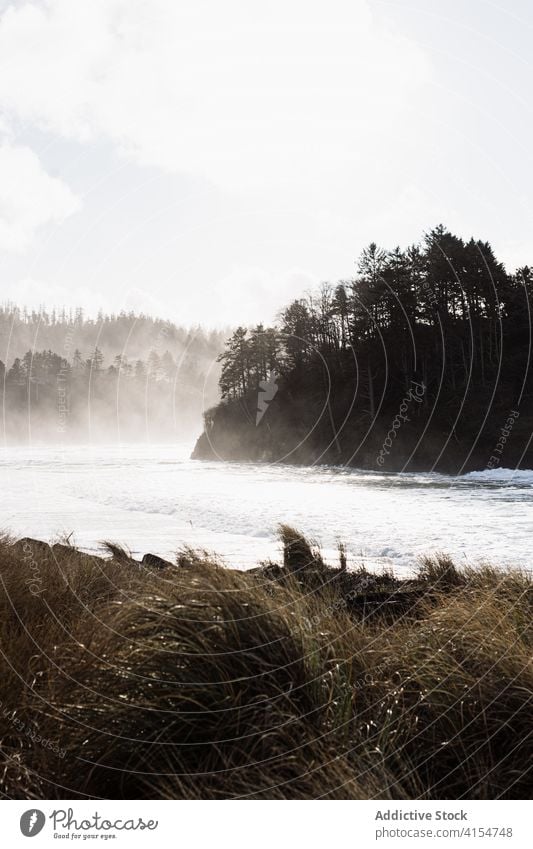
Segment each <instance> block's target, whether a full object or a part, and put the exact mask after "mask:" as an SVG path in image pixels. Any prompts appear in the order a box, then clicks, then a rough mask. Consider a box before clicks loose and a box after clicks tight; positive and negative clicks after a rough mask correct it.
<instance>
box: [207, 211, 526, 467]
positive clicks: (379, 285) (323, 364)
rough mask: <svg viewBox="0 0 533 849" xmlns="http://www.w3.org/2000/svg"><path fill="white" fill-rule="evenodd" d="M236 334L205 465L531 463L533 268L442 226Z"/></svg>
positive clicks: (367, 253)
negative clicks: (511, 262) (510, 262)
mask: <svg viewBox="0 0 533 849" xmlns="http://www.w3.org/2000/svg"><path fill="white" fill-rule="evenodd" d="M356 270H357V273H356V275H355V276H354V278H353V279H350V280H341V281H340V282H338V283H337V284H336V285H331V284H329V283H325V284H323V285H322V286H321V287H320V289H319V290H318V291H316V292H312V293H309V294H307V295H306V296H305V297H302V298H299V299H297V300H295V301H293V302H292V303H291V304H289V306H287V307H286V308H285V309H284V310H283V311H282V312H281V313H280V316H279V321H278V323H277V324H276V326H274V327H265V326H263V325H258V326H256V327H255V328H251V329H250V328H244V327H239V328H237V330H236V331H235V332H234V333H233V335H232V336H231V338H230V339H229V340H228V342H227V344H226V349H225V351H224V352H223V353H222V354H221V356H220V362H221V369H222V371H221V378H220V390H221V397H222V400H221V402H220V403H219V404H218V405H216V406H215V407H213V408H211V409H209V410H208V411H207V412H206V414H205V416H204V419H205V428H204V432H203V434H202V435H201V436H200V438H199V440H198V442H197V444H196V447H195V451H194V454H193V456H194V457H196V458H200V459H206V458H218V459H225V460H228V459H234V460H265V461H268V462H287V463H306V464H307V463H331V464H348V465H354V466H359V467H363V468H376V469H378V468H381V469H383V470H389V471H398V470H412V471H414V470H430V469H436V470H440V471H445V472H451V473H459V472H462V471H466V470H469V469H483V468H491V469H493V468H498V467H515V466H521V467H531V466H532V464H533V452H532V450H531V447H530V437H531V431H532V428H531V421H532V418H531V416H532V413H533V406H532V390H533V384H532V380H531V336H532V332H531V299H532V295H533V270H532V269H531V268H529V267H524V268H520V269H518V270H516V271H514V272H512V273H511V272H509V271H508V270H506V268H505V266H504V265H503V263H502V262H500V261H499V260H498V259H497V257H496V256H495V253H494V251H493V248H492V247H491V245H490V244H489V243H488V242H486V241H481V240H479V239H474V238H471V239H469V240H464V239H462V238H460V237H458V236H456V235H454V234H453V233H451V232H449V231H448V230H447V229H446V228H445V227H443V226H442V225H441V226H438V227H436V228H435V229H434V230H432V231H431V232H429V233H427V234H426V235H425V236H424V238H423V239H422V241H421V243H419V244H415V245H412V246H410V247H408V248H407V249H405V250H402V249H400V248H399V247H396V248H394V249H393V250H384V249H382V248H380V247H378V246H377V245H376V244H371V245H369V247H368V248H366V249H365V250H364V251H363V253H362V254H361V256H360V258H359V260H358V262H357V267H356Z"/></svg>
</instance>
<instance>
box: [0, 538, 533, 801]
mask: <svg viewBox="0 0 533 849" xmlns="http://www.w3.org/2000/svg"><path fill="white" fill-rule="evenodd" d="M280 534H281V538H282V542H283V550H284V557H283V562H282V563H280V564H274V563H267V564H263V565H262V566H261V567H258V568H257V569H255V570H252V571H251V572H250V573H242V572H238V571H234V570H232V569H229V568H225V567H224V566H222V565H220V564H219V563H217V562H216V560H213V559H211V558H209V556H208V555H198V554H195V553H194V552H192V551H182V552H180V553H179V554H178V556H177V558H176V565H175V566H171V567H169V568H167V569H162V570H160V571H155V570H153V571H152V570H149V569H146V568H144V567H143V566H141V564H139V563H137V562H135V561H134V560H132V558H131V557H130V556H129V555H128V553H127V552H125V551H124V550H122V549H120V548H119V547H117V546H110V547H109V549H108V553H109V555H110V556H109V557H108V558H107V559H106V558H97V557H90V556H88V555H84V554H82V553H80V552H78V551H77V550H76V549H73V548H69V547H68V546H55V547H54V548H49V547H48V546H45V545H44V544H41V545H38V544H37V543H35V542H32V541H26V542H18V543H16V544H12V542H11V541H10V540H9V539H4V540H2V541H1V542H0V649H1V654H0V680H1V682H2V683H1V692H0V701H1V705H0V741H1V742H0V790H1V792H2V793H3V794H4V796H6V797H10V798H32V799H33V798H35V799H38V798H71V797H80V798H83V797H86V796H89V797H104V798H186V799H203V798H243V797H244V798H277V799H280V798H292V799H315V798H329V799H344V798H349V799H363V798H380V799H389V798H397V799H399V798H402V799H405V798H407V799H417V798H423V799H442V798H452V799H461V798H472V799H477V798H480V799H487V798H488V799H492V798H500V797H502V798H515V797H524V796H526V795H527V794H528V793H529V792H530V787H531V774H530V770H531V763H532V762H533V759H532V757H531V755H532V746H531V741H532V731H533V712H532V710H531V707H532V705H531V702H532V693H533V672H532V667H531V634H532V625H531V618H532V617H531V614H532V585H531V579H530V577H529V576H528V575H527V574H526V573H524V572H522V571H514V570H513V571H510V570H508V571H500V570H498V569H494V568H490V567H482V568H479V569H458V568H457V567H456V566H455V565H454V564H453V563H452V562H451V561H450V560H449V559H448V558H446V557H444V556H443V557H439V558H434V559H427V560H425V561H424V562H423V563H422V564H421V565H420V568H419V571H418V574H417V575H416V576H414V577H412V578H410V579H409V580H407V581H401V580H399V579H398V578H396V577H395V576H394V575H392V574H382V575H372V574H370V573H368V572H366V571H365V570H364V569H359V570H350V568H346V563H345V558H346V554H345V552H344V550H343V549H341V555H342V556H341V565H340V567H339V568H338V569H334V568H330V567H328V566H326V564H325V563H324V562H323V560H322V558H321V556H320V552H319V551H318V549H317V548H316V547H314V546H312V545H311V544H310V543H309V542H308V541H307V540H305V539H304V538H303V537H302V536H301V535H300V534H298V533H297V532H296V531H294V530H293V529H291V528H289V527H287V526H284V527H282V528H281V529H280Z"/></svg>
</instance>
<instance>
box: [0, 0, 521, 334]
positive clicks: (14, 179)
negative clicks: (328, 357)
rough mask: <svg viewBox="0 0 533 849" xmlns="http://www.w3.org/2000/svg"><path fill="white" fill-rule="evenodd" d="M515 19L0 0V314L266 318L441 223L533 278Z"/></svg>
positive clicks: (284, 6)
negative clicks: (368, 255) (374, 246)
mask: <svg viewBox="0 0 533 849" xmlns="http://www.w3.org/2000/svg"><path fill="white" fill-rule="evenodd" d="M532 36H533V6H532V4H531V3H530V2H529V0H506V2H505V3H503V2H499V3H498V2H490V1H489V0H469V2H468V3H465V2H464V0H448V2H447V3H445V4H444V3H442V2H441V0H418V2H415V1H414V0H413V2H406V0H390V2H381V0H328V2H327V3H325V2H323V0H321V2H316V0H305V2H304V1H303V0H283V2H281V0H269V3H256V2H253V1H252V0H224V2H223V3H221V2H220V0H195V2H194V3H192V2H189V0H18V2H6V1H5V0H0V301H2V302H4V301H7V300H11V301H14V302H16V303H18V304H19V305H22V304H25V305H27V306H28V307H31V308H38V307H39V306H40V305H43V306H46V307H48V308H51V307H52V306H56V307H60V306H63V305H66V306H67V307H69V306H71V307H74V306H82V307H84V309H85V310H86V312H87V313H88V314H95V313H96V311H97V310H98V309H100V308H101V309H103V310H104V311H118V310H121V309H125V310H129V309H136V310H143V311H145V312H149V313H151V314H154V315H157V316H161V317H163V318H169V319H171V320H173V321H177V322H178V323H182V324H186V325H195V324H198V323H201V324H205V325H208V326H221V325H223V326H227V325H230V324H231V325H235V324H237V323H242V324H248V323H252V322H259V321H265V322H269V321H272V320H273V319H274V318H275V316H276V314H277V312H278V311H279V310H280V308H282V307H283V306H284V305H285V304H287V303H288V302H289V301H290V300H291V299H292V298H295V297H300V296H301V295H303V294H304V293H305V292H306V291H308V290H309V289H312V288H313V287H314V286H316V285H318V284H319V283H320V282H322V281H325V280H329V281H331V282H335V281H336V280H338V279H346V278H350V277H351V276H353V275H354V273H355V262H356V259H357V256H358V254H359V253H360V252H361V250H362V249H363V248H364V247H365V245H367V244H368V243H369V242H370V241H376V242H378V243H379V244H380V245H383V246H384V247H389V248H393V247H395V246H396V245H397V244H399V245H402V246H406V245H408V244H411V243H412V242H415V241H417V240H419V239H420V238H421V237H422V235H423V233H424V232H426V231H427V230H429V229H430V228H432V227H433V226H435V225H436V224H438V223H441V222H442V223H444V224H445V225H446V226H447V227H449V228H450V229H451V230H452V231H454V232H456V233H458V234H459V235H462V236H464V237H470V236H471V235H474V236H475V237H477V238H482V239H487V240H489V241H490V242H491V243H492V244H493V246H494V248H495V251H496V253H497V255H498V256H499V257H500V258H502V259H503V260H504V261H505V263H506V265H507V266H508V267H509V268H510V269H513V268H515V267H518V266H520V265H524V264H526V263H530V264H531V263H533V243H532V242H533V235H532V234H533V226H532V225H533V201H532V198H533V193H532V189H533V168H532V167H531V166H532V163H531V159H532V156H533V115H532V109H533V104H532V99H531V96H530V92H531V90H532V83H533V79H532V77H533V75H532V67H531V61H532V60H531V56H532V55H533V54H532V52H531V49H530V48H531V43H532Z"/></svg>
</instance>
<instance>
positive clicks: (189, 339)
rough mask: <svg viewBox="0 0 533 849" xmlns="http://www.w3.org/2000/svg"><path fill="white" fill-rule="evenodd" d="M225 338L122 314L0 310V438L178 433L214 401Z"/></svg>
mask: <svg viewBox="0 0 533 849" xmlns="http://www.w3.org/2000/svg"><path fill="white" fill-rule="evenodd" d="M225 335H227V332H226V333H225V334H224V333H223V332H222V331H219V330H217V331H211V332H209V331H204V330H202V329H201V328H193V329H187V328H183V327H179V326H177V325H175V324H173V323H172V322H170V321H165V320H162V319H154V318H151V317H149V316H145V315H142V314H141V315H139V314H135V313H133V312H130V313H120V314H118V315H104V314H102V313H101V314H99V315H98V316H97V317H96V318H87V317H85V316H84V314H83V311H82V310H74V311H71V312H67V311H65V310H63V311H62V312H60V313H57V312H56V311H52V312H47V311H46V310H44V309H42V310H39V311H34V312H28V311H26V310H21V309H19V308H17V307H15V306H12V305H7V306H5V307H2V308H0V404H1V406H2V411H3V415H2V418H1V421H0V436H2V437H4V438H7V439H9V440H21V439H23V440H24V439H36V440H39V439H47V440H58V441H63V440H69V439H88V438H109V437H117V436H119V437H120V438H127V439H139V438H154V439H157V438H165V439H170V438H176V437H178V438H183V437H187V436H190V434H191V433H193V432H194V430H197V428H198V422H199V421H201V414H202V410H203V409H204V408H205V405H206V400H207V401H208V403H214V401H216V399H217V398H218V388H217V379H218V369H217V368H216V367H215V368H213V363H216V357H217V354H218V353H219V352H220V350H221V349H222V346H223V339H224V337H225Z"/></svg>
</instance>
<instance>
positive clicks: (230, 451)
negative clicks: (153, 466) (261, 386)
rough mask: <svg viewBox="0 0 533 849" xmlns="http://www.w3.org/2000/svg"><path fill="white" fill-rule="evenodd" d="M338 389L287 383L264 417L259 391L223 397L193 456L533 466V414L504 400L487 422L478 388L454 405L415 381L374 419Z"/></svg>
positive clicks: (459, 467) (446, 467)
mask: <svg viewBox="0 0 533 849" xmlns="http://www.w3.org/2000/svg"><path fill="white" fill-rule="evenodd" d="M337 390H338V391H335V392H332V393H331V395H330V397H329V401H328V399H327V397H324V395H320V393H316V392H312V391H311V390H310V389H309V388H308V387H307V388H305V387H302V389H301V391H300V392H297V391H294V390H292V389H289V388H288V387H287V386H286V385H285V386H282V387H281V388H280V391H279V392H278V394H277V396H276V397H275V399H274V400H273V401H272V402H271V403H270V405H269V406H268V409H267V410H266V412H264V414H263V415H262V417H261V418H260V420H259V421H258V420H257V419H258V416H257V395H256V394H252V395H248V396H247V397H246V398H242V399H238V400H230V401H225V402H223V403H221V404H219V405H218V406H217V407H215V408H213V409H212V410H210V411H209V414H208V416H207V417H206V427H205V429H204V432H203V433H202V434H201V435H200V437H199V438H198V440H197V442H196V445H195V448H194V451H193V454H192V457H193V459H197V460H226V461H248V462H267V463H290V464H302V465H314V464H330V465H347V466H353V467H358V468H365V469H375V470H376V471H383V472H398V471H411V472H415V471H440V472H443V473H448V474H460V473H462V472H466V471H472V470H480V469H485V468H489V469H490V468H498V467H507V468H514V467H520V468H531V467H532V466H533V453H532V451H531V448H529V447H528V440H529V436H530V428H529V426H528V421H531V412H532V411H528V410H526V409H524V408H523V409H522V412H521V413H520V414H519V413H518V411H516V410H512V409H511V408H510V407H509V406H508V405H507V402H506V401H504V400H502V401H501V402H500V403H499V404H498V405H497V406H495V407H494V408H493V409H492V410H491V411H490V412H489V415H488V416H487V419H486V421H485V422H484V419H485V416H486V410H487V407H488V403H486V402H485V400H484V399H483V398H482V397H480V396H479V393H478V394H476V395H475V396H474V397H472V398H471V399H469V400H468V399H467V400H466V401H463V399H457V400H456V401H455V404H453V403H452V402H450V400H449V399H444V401H439V400H438V399H437V400H435V398H434V397H432V394H431V393H429V392H428V391H427V389H426V388H425V387H424V385H423V384H422V383H417V382H411V384H410V385H408V386H407V387H406V388H405V389H404V391H403V393H401V394H400V395H399V396H398V397H397V398H395V399H393V400H389V401H386V400H385V399H384V400H383V403H382V405H381V409H380V410H379V411H378V413H376V414H375V415H374V416H373V417H371V416H370V415H369V413H368V412H367V411H365V410H361V409H355V408H352V409H350V404H349V403H348V402H347V400H344V401H343V392H342V387H337ZM461 405H462V409H461Z"/></svg>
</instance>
